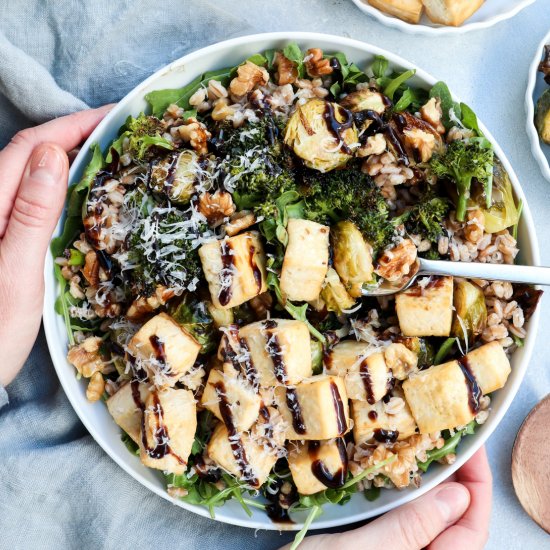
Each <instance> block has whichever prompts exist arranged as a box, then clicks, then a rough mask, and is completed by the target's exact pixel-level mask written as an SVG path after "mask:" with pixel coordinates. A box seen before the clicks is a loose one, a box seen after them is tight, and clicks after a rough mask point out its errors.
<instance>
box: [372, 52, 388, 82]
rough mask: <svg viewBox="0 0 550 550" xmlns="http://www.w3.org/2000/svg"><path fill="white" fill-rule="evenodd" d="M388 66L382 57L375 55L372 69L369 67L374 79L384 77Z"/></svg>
mask: <svg viewBox="0 0 550 550" xmlns="http://www.w3.org/2000/svg"><path fill="white" fill-rule="evenodd" d="M389 65H390V62H389V61H388V60H387V59H386V58H385V57H384V56H383V55H377V56H376V57H375V58H374V63H373V64H372V67H371V70H372V74H373V75H374V78H377V79H378V78H382V77H384V76H386V73H387V72H388V67H389Z"/></svg>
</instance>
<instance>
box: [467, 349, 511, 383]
mask: <svg viewBox="0 0 550 550" xmlns="http://www.w3.org/2000/svg"><path fill="white" fill-rule="evenodd" d="M466 362H467V365H468V367H469V368H470V370H471V371H472V374H473V375H474V376H475V379H476V381H477V383H478V385H479V388H480V389H481V391H482V392H483V393H484V394H485V393H491V392H492V391H495V390H499V389H500V388H502V387H503V386H504V384H506V380H508V376H509V375H510V372H511V371H512V369H511V367H510V361H509V360H508V356H507V355H506V352H505V351H504V348H503V347H502V346H501V345H500V344H499V343H498V342H490V343H489V344H485V345H484V346H481V347H479V348H476V349H474V350H473V351H471V352H470V353H468V355H466Z"/></svg>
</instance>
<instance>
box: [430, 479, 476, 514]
mask: <svg viewBox="0 0 550 550" xmlns="http://www.w3.org/2000/svg"><path fill="white" fill-rule="evenodd" d="M435 500H436V502H437V504H438V506H439V509H440V510H441V515H442V516H443V517H444V518H445V521H446V522H447V523H453V522H455V521H456V520H457V519H459V518H460V517H461V516H462V514H464V512H465V511H466V508H467V507H468V504H469V502H470V498H469V495H468V491H467V490H466V488H464V487H461V486H460V485H455V484H453V485H448V486H447V487H443V488H442V489H441V490H440V491H439V492H438V493H437V494H436V496H435Z"/></svg>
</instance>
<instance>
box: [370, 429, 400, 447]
mask: <svg viewBox="0 0 550 550" xmlns="http://www.w3.org/2000/svg"><path fill="white" fill-rule="evenodd" d="M398 437H399V432H398V431H397V430H384V429H382V428H378V429H377V430H374V439H376V441H378V442H379V443H385V444H386V445H388V444H390V443H395V442H396V441H397V438H398Z"/></svg>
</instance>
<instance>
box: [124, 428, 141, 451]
mask: <svg viewBox="0 0 550 550" xmlns="http://www.w3.org/2000/svg"><path fill="white" fill-rule="evenodd" d="M120 439H121V440H122V443H124V445H126V448H127V449H128V450H129V451H130V452H131V453H132V454H133V455H136V456H139V445H138V444H137V443H136V442H135V441H134V440H133V439H132V438H131V437H130V436H129V435H128V434H127V433H126V432H125V431H124V430H123V431H122V434H121V435H120Z"/></svg>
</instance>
